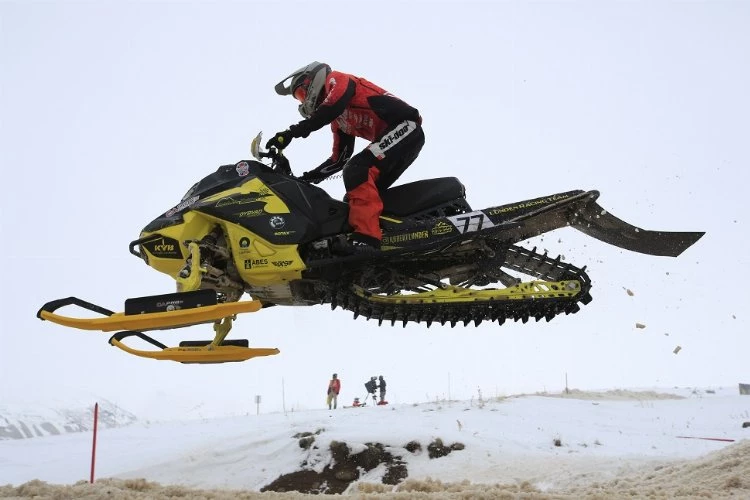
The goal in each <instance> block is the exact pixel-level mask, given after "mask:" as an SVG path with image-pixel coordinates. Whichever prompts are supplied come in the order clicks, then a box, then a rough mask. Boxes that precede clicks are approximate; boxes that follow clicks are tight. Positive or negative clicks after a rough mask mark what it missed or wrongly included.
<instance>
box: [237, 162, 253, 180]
mask: <svg viewBox="0 0 750 500" xmlns="http://www.w3.org/2000/svg"><path fill="white" fill-rule="evenodd" d="M236 170H237V175H239V176H240V177H247V175H248V174H249V173H250V165H248V164H247V162H246V161H241V162H239V163H238V164H237V167H236Z"/></svg>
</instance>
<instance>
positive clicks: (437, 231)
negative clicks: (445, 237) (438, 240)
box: [432, 221, 453, 236]
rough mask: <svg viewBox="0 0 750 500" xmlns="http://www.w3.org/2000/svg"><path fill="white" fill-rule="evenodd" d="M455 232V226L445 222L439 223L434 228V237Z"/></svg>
mask: <svg viewBox="0 0 750 500" xmlns="http://www.w3.org/2000/svg"><path fill="white" fill-rule="evenodd" d="M452 231H453V226H451V225H450V224H448V223H447V222H444V221H438V223H437V224H435V226H433V228H432V235H433V236H439V235H441V234H448V233H450V232H452Z"/></svg>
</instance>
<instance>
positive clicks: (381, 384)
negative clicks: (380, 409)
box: [378, 375, 386, 405]
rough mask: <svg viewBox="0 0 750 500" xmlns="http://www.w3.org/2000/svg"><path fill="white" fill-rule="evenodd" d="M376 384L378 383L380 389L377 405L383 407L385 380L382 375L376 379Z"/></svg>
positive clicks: (384, 402)
mask: <svg viewBox="0 0 750 500" xmlns="http://www.w3.org/2000/svg"><path fill="white" fill-rule="evenodd" d="M378 383H379V385H378V386H379V387H380V403H378V404H379V405H384V404H386V401H385V379H384V378H383V376H382V375H381V376H380V377H378Z"/></svg>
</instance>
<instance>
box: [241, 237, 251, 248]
mask: <svg viewBox="0 0 750 500" xmlns="http://www.w3.org/2000/svg"><path fill="white" fill-rule="evenodd" d="M249 246H250V238H248V237H246V236H243V237H242V238H240V248H247V247H249Z"/></svg>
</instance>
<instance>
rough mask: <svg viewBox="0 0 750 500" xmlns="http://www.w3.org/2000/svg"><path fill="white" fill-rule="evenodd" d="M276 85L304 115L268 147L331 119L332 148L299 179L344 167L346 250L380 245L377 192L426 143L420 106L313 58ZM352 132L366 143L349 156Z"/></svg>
mask: <svg viewBox="0 0 750 500" xmlns="http://www.w3.org/2000/svg"><path fill="white" fill-rule="evenodd" d="M287 81H289V84H288V85H285V83H286V82H287ZM275 90H276V93H277V94H279V95H293V96H294V97H295V98H296V99H297V100H298V101H299V102H300V103H301V104H300V105H299V112H300V114H301V115H302V116H303V117H304V120H302V121H300V122H299V123H297V124H294V125H291V126H290V127H289V128H288V129H287V130H284V131H282V132H277V133H276V134H275V135H274V136H273V138H272V139H270V140H269V141H268V142H267V143H266V149H270V148H271V147H275V148H277V149H279V150H281V149H284V148H285V147H287V146H289V143H290V142H291V141H292V139H294V138H295V137H307V136H309V135H310V133H311V132H314V131H316V130H319V129H320V128H322V127H323V126H325V125H327V124H329V123H330V124H331V130H332V131H333V153H332V154H331V156H330V157H329V158H328V159H327V160H326V161H324V162H323V163H322V164H321V165H320V166H318V167H317V168H316V169H314V170H312V171H309V172H305V173H304V175H303V176H302V179H303V180H305V181H309V182H313V183H315V184H317V183H318V182H321V181H322V180H324V179H326V178H327V177H328V176H330V175H332V174H335V173H337V172H339V171H341V170H343V171H344V172H343V177H344V186H345V188H346V200H347V201H348V203H349V224H350V225H351V227H352V229H353V233H352V234H351V236H350V238H349V242H348V243H349V247H348V248H347V253H350V252H355V251H357V252H358V251H371V250H375V249H379V248H380V241H381V239H382V233H381V230H380V223H379V218H380V214H381V212H382V211H383V202H382V200H381V198H380V192H382V191H384V190H385V189H387V188H388V187H390V186H391V185H392V184H393V183H394V182H395V181H396V179H398V178H399V176H400V175H401V174H402V173H403V172H404V170H406V168H407V167H408V166H409V165H411V164H412V162H414V160H415V159H416V158H417V156H418V155H419V152H420V151H421V149H422V146H423V145H424V140H425V137H424V132H423V131H422V117H421V116H420V115H419V111H418V110H417V109H415V108H413V107H411V106H409V105H408V104H407V103H405V102H404V101H402V100H400V99H398V98H397V97H395V96H394V95H392V94H391V93H389V92H387V91H385V90H383V89H382V88H380V87H378V86H377V85H375V84H374V83H371V82H369V81H367V80H365V79H364V78H361V77H358V76H354V75H350V74H347V73H342V72H340V71H333V70H331V67H330V66H328V65H327V64H324V63H320V62H317V61H315V62H312V63H310V64H308V65H307V66H305V67H303V68H300V69H298V70H297V71H295V72H294V73H292V74H291V75H289V76H288V77H286V78H284V79H283V80H282V81H281V82H279V83H278V84H277V85H276V86H275ZM355 137H361V138H363V139H367V140H368V141H370V145H368V146H367V147H366V148H365V149H364V150H362V151H360V152H359V153H357V154H356V155H354V156H352V152H353V150H354V139H355Z"/></svg>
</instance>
